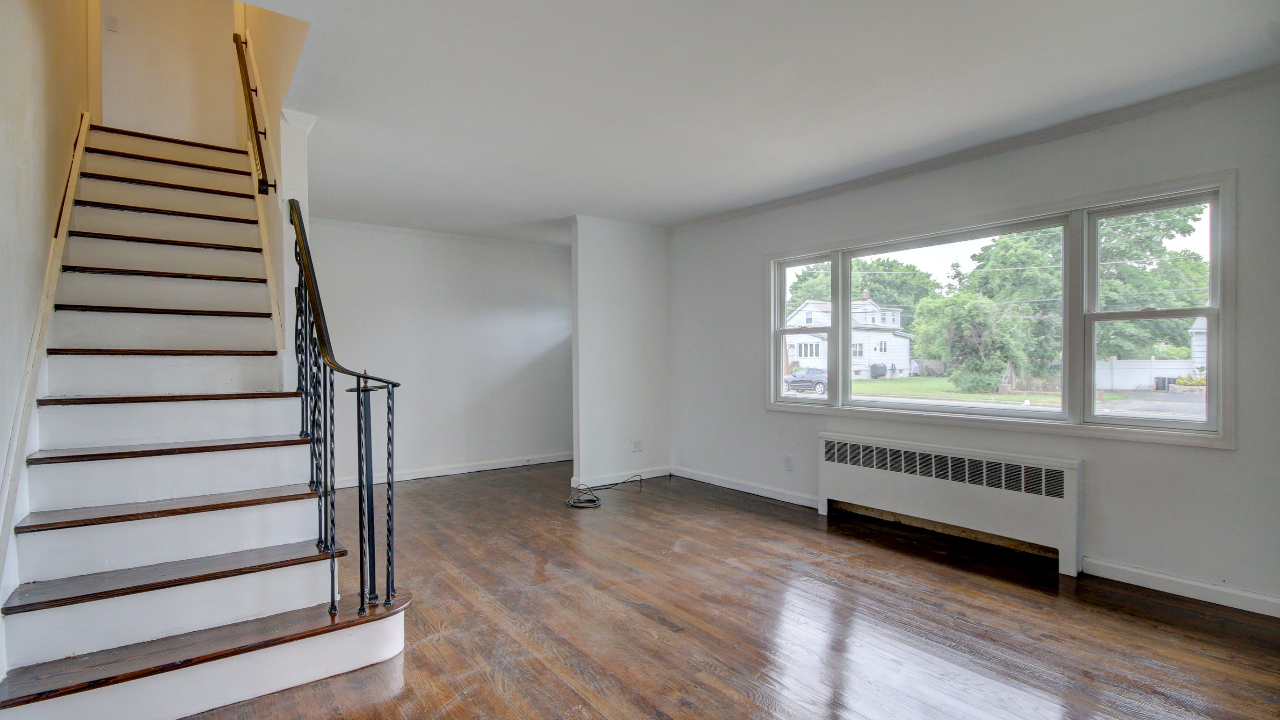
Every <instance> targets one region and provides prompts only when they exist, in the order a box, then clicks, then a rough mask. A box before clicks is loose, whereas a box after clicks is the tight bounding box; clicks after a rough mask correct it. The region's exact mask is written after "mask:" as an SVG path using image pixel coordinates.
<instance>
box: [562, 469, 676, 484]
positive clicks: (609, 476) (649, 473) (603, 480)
mask: <svg viewBox="0 0 1280 720" xmlns="http://www.w3.org/2000/svg"><path fill="white" fill-rule="evenodd" d="M670 474H671V468H669V467H651V468H642V469H640V470H628V471H626V472H616V473H606V474H604V475H595V476H592V477H589V478H586V479H580V478H579V477H578V476H576V475H575V476H573V477H572V478H570V479H569V484H570V485H572V486H573V487H578V486H579V485H586V486H588V487H592V488H598V487H600V486H601V485H613V484H614V483H620V482H622V481H623V480H626V479H627V478H630V477H635V476H636V475H639V476H640V477H642V478H644V479H646V480H647V479H649V478H653V477H662V476H663V475H670Z"/></svg>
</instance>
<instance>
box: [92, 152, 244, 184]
mask: <svg viewBox="0 0 1280 720" xmlns="http://www.w3.org/2000/svg"><path fill="white" fill-rule="evenodd" d="M125 152H131V151H128V150H126V151H125ZM139 154H142V155H146V154H149V153H139ZM202 164H208V165H219V163H202ZM80 167H81V169H82V170H83V171H84V172H96V173H102V174H104V175H122V176H125V177H136V178H143V179H146V180H158V181H160V182H167V183H174V184H176V185H192V186H195V187H207V188H217V189H218V190H231V191H233V192H253V191H255V190H256V189H257V188H256V187H255V185H254V180H253V179H252V178H251V177H249V176H245V175H233V174H231V173H222V172H214V171H212V170H199V169H196V168H187V167H181V166H178V165H166V164H164V163H153V162H147V161H145V160H130V159H128V158H119V157H111V156H109V155H99V154H97V153H90V152H86V153H85V154H84V160H83V161H81V164H80ZM222 167H234V166H233V165H224V166H222Z"/></svg>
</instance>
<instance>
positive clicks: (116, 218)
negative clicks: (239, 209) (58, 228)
mask: <svg viewBox="0 0 1280 720" xmlns="http://www.w3.org/2000/svg"><path fill="white" fill-rule="evenodd" d="M71 229H72V230H90V231H93V232H104V233H114V234H117V235H137V236H140V237H149V238H159V239H162V240H187V241H190V242H209V243H220V244H222V245H258V244H260V243H261V242H262V240H261V237H262V236H261V234H260V233H259V232H258V226H257V225H249V224H246V223H232V222H222V221H219V220H199V219H196V218H184V217H173V216H171V215H157V214H154V213H140V212H127V211H124V210H105V209H103V208H93V207H77V208H76V209H75V210H74V211H73V212H72V213H71Z"/></svg>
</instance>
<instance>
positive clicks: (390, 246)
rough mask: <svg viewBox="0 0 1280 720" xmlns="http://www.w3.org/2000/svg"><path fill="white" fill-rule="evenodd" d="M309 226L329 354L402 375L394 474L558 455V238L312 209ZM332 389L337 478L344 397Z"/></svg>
mask: <svg viewBox="0 0 1280 720" xmlns="http://www.w3.org/2000/svg"><path fill="white" fill-rule="evenodd" d="M308 234H309V236H310V242H311V249H312V253H313V254H314V256H315V263H316V276H317V279H318V281H319V284H320V292H321V295H322V298H323V301H324V305H325V312H326V313H327V314H328V319H329V331H330V334H331V335H332V338H333V342H334V345H335V352H336V353H337V356H338V361H339V362H341V363H342V364H344V365H346V366H347V367H349V368H351V369H353V370H357V371H361V370H367V371H368V372H369V373H371V374H374V375H378V376H381V377H387V378H390V379H393V380H397V381H399V382H401V383H402V384H403V386H402V387H401V388H400V389H399V390H397V392H396V471H397V472H396V477H397V479H411V478H420V477H428V476H435V475H447V474H450V473H458V472H468V471H471V470H479V469H487V468H494V467H509V466H514V465H522V464H527V463H537V462H550V461H555V460H567V459H569V457H570V453H571V451H572V425H571V422H572V405H571V402H570V398H571V387H572V386H571V376H570V353H569V346H570V332H571V327H572V321H571V314H570V306H569V283H570V281H569V249H568V248H566V247H563V246H556V245H541V244H535V243H520V242H508V241H500V240H485V239H481V238H468V237H459V236H456V235H446V234H441V233H429V232H419V231H412V230H400V229H395V228H383V227H375V226H370V225H357V224H352V223H344V222H336V221H331V220H322V219H314V218H313V219H312V221H311V224H310V226H309V227H308ZM338 387H339V388H340V389H345V388H348V387H351V383H350V382H349V381H348V382H344V381H343V380H342V378H341V377H339V379H338ZM339 395H340V397H339V403H338V408H337V412H338V417H339V420H340V425H339V428H338V432H339V442H338V454H339V458H338V475H339V480H340V482H344V484H345V481H344V478H346V479H353V478H354V477H355V465H354V459H353V458H354V455H355V435H354V432H355V430H354V427H355V425H354V416H355V403H354V401H353V400H352V394H351V393H343V392H340V393H339ZM374 402H375V405H374V417H375V418H381V417H383V413H384V412H385V402H386V401H385V399H384V398H383V397H382V395H377V396H375V401H374ZM383 427H384V426H382V425H380V424H379V425H377V426H375V428H374V437H375V438H380V437H385V435H382V433H385V430H384V429H383ZM376 442H381V441H380V440H378V441H376ZM375 449H376V457H375V460H374V465H375V471H377V472H385V470H383V468H385V465H384V464H383V463H384V461H383V459H382V458H383V457H384V455H383V445H380V444H375Z"/></svg>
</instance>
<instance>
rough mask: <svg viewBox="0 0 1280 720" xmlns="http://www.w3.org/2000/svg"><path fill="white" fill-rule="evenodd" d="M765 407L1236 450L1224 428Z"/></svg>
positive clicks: (782, 404) (812, 406) (823, 407)
mask: <svg viewBox="0 0 1280 720" xmlns="http://www.w3.org/2000/svg"><path fill="white" fill-rule="evenodd" d="M765 410H768V411H773V412H794V413H807V414H810V415H834V416H838V417H848V418H859V419H875V420H893V421H897V422H914V423H923V424H926V425H951V426H959V427H969V428H978V429H983V430H1012V431H1015V432H1033V433H1042V434H1045V435H1070V436H1075V437H1092V438H1101V439H1104V440H1125V441H1130V442H1148V443H1160V444H1164V445H1186V446H1190V447H1206V448H1216V449H1220V450H1235V449H1236V446H1235V440H1234V439H1233V438H1232V437H1230V436H1229V435H1228V434H1227V433H1225V432H1198V431H1195V430H1170V429H1165V428H1138V427H1130V426H1126V425H1103V424H1095V423H1090V424H1088V425H1081V424H1075V423H1069V422H1065V421H1062V420H1039V419H1035V418H1025V417H998V416H980V415H964V414H959V413H946V412H938V411H933V410H905V409H901V408H869V407H833V406H831V405H818V404H816V403H796V402H786V401H772V402H765Z"/></svg>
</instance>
